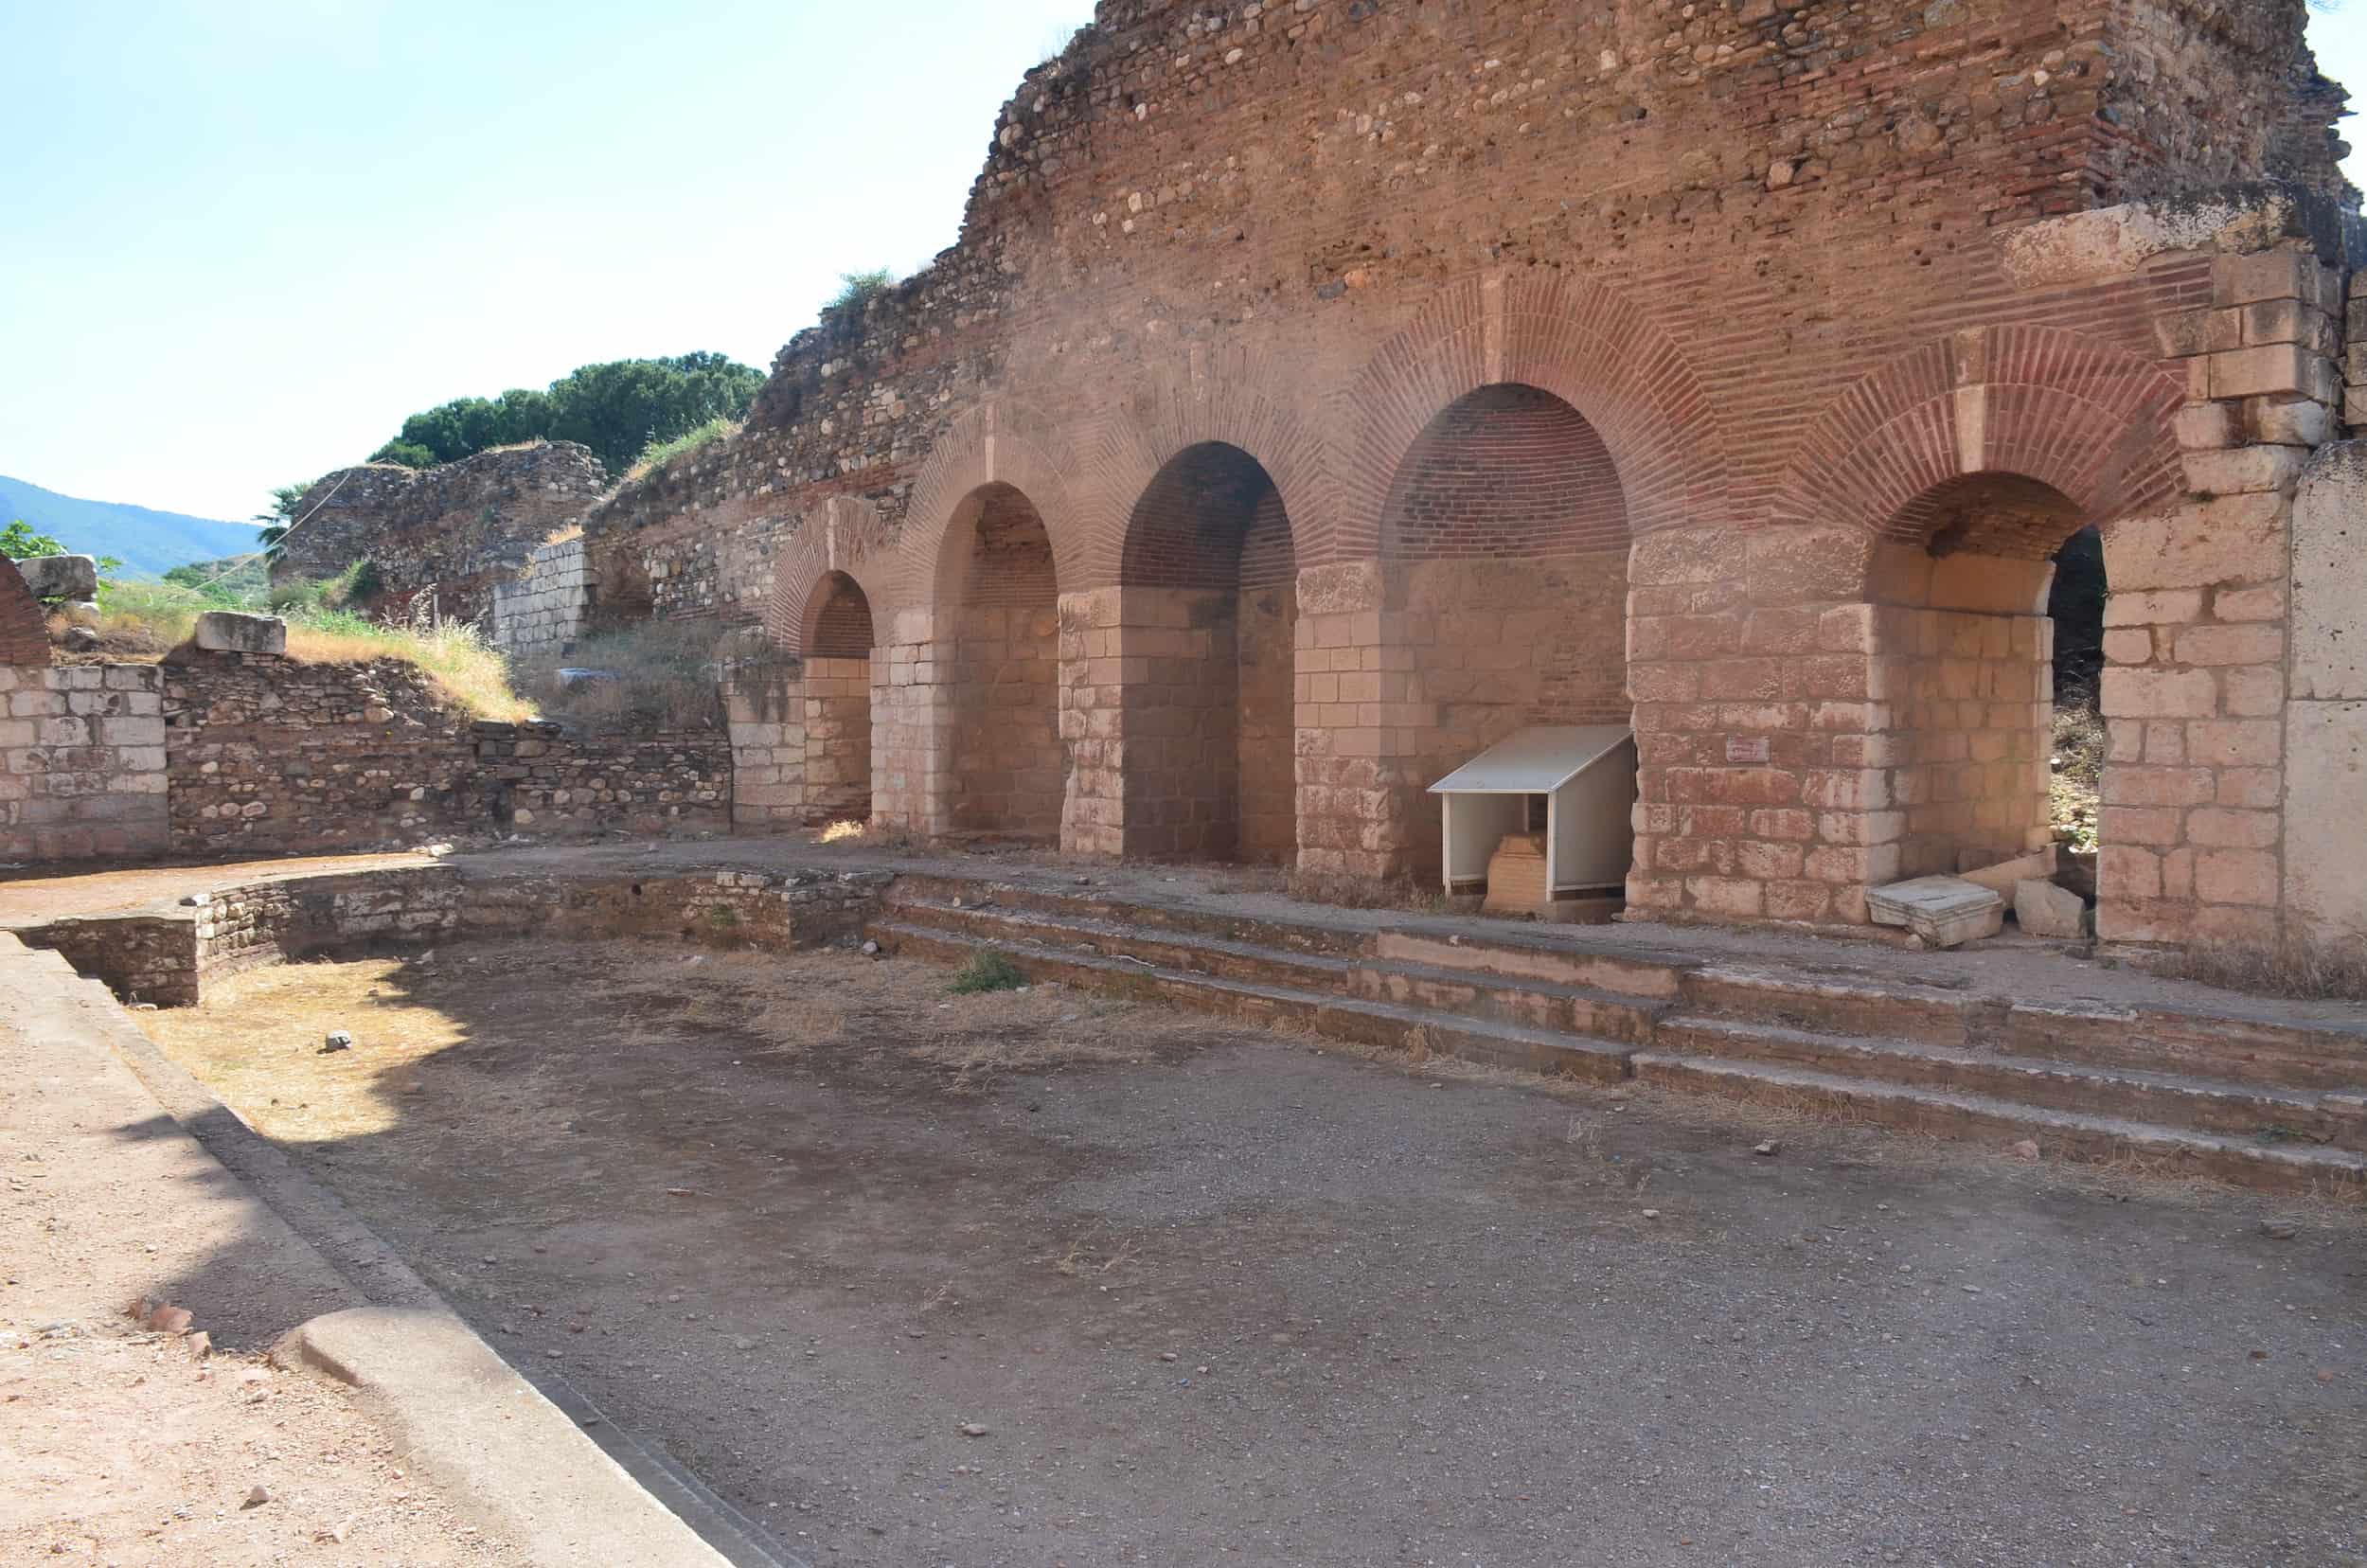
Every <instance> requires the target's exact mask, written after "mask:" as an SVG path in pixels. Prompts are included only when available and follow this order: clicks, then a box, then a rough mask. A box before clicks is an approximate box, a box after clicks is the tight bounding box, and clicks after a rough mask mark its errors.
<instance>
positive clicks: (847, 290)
mask: <svg viewBox="0 0 2367 1568" xmlns="http://www.w3.org/2000/svg"><path fill="white" fill-rule="evenodd" d="M838 282H839V290H838V293H836V294H832V295H831V296H830V297H829V299H828V302H827V303H825V304H824V305H823V307H822V308H823V309H824V310H826V311H845V310H859V309H861V308H862V307H863V306H865V305H868V304H870V303H871V301H872V300H873V299H874V298H875V297H877V296H878V295H880V294H884V293H885V292H887V291H888V290H889V289H891V288H894V287H895V286H896V275H895V274H894V273H892V272H890V271H889V270H888V269H887V268H885V267H874V268H871V269H870V270H869V271H867V272H850V273H841V274H839V275H838Z"/></svg>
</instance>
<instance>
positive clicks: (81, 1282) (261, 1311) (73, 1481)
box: [0, 950, 525, 1568]
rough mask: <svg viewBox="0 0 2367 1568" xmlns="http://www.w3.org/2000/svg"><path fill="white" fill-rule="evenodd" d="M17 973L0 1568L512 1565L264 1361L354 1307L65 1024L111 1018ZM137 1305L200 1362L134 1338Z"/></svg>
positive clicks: (4, 1160)
mask: <svg viewBox="0 0 2367 1568" xmlns="http://www.w3.org/2000/svg"><path fill="white" fill-rule="evenodd" d="M24 956H25V955H23V954H22V953H21V950H20V951H19V953H18V954H17V955H16V956H15V958H14V959H13V960H10V959H9V958H8V955H7V954H6V953H4V952H0V971H4V972H0V1056H5V1058H6V1060H7V1061H8V1064H9V1070H8V1072H7V1073H5V1074H0V1562H7V1563H30V1562H98V1563H116V1564H124V1565H133V1564H140V1565H151V1564H152V1565H156V1568H252V1565H255V1564H259V1563H277V1562H289V1563H315V1562H317V1563H371V1564H470V1565H472V1568H501V1565H507V1564H516V1563H522V1562H524V1561H525V1559H524V1558H523V1557H522V1556H520V1555H519V1554H518V1553H517V1552H515V1551H514V1550H512V1549H510V1548H509V1547H507V1545H506V1544H503V1543H501V1542H499V1541H493V1540H490V1539H489V1538H488V1537H486V1536H485V1535H483V1534H482V1533H480V1532H479V1530H478V1529H477V1528H476V1527H475V1526H474V1525H473V1524H472V1523H470V1522H469V1521H468V1520H467V1519H466V1518H465V1517H463V1516H462V1515H460V1514H459V1513H458V1512H456V1511H455V1509H454V1507H453V1506H451V1505H450V1504H449V1503H447V1502H446V1501H445V1500H444V1499H443V1498H442V1497H440V1496H438V1495H437V1494H436V1492H435V1491H434V1490H433V1489H432V1488H426V1487H423V1486H421V1485H420V1484H418V1482H417V1481H415V1480H414V1479H412V1478H411V1477H410V1476H408V1475H407V1474H406V1473H405V1460H404V1457H403V1455H402V1454H401V1453H400V1452H397V1450H396V1448H395V1447H394V1446H393V1445H392V1444H391V1443H390V1442H389V1440H388V1438H387V1437H386V1435H385V1434H384V1433H383V1431H382V1429H380V1428H379V1427H378V1426H377V1424H376V1423H375V1422H373V1421H372V1420H371V1419H370V1418H369V1417H368V1416H367V1415H366V1414H365V1412H364V1411H363V1410H362V1409H361V1408H360V1407H359V1406H358V1405H357V1404H356V1402H355V1400H354V1399H353V1397H352V1395H351V1394H350V1392H349V1391H347V1389H345V1388H343V1387H341V1386H339V1385H336V1384H333V1383H329V1382H325V1381H316V1380H314V1379H312V1378H311V1377H309V1376H305V1375H301V1374H294V1373H287V1372H282V1371H279V1370H277V1369H276V1368H274V1367H273V1366H271V1365H270V1364H269V1363H268V1361H267V1359H266V1357H265V1355H264V1352H265V1351H267V1350H268V1348H269V1346H270V1345H272V1344H273V1342H274V1341H275V1340H276V1338H277V1337H278V1336H279V1335H280V1334H281V1333H284V1332H285V1331H286V1330H287V1329H288V1328H290V1327H294V1325H296V1324H297V1323H300V1322H302V1321H304V1320H305V1319H307V1318H310V1317H311V1316H313V1315H315V1314H317V1313H320V1312H323V1311H330V1310H337V1309H340V1308H346V1307H352V1306H357V1305H359V1304H360V1300H359V1298H358V1297H357V1296H355V1295H354V1294H353V1293H352V1292H351V1290H350V1288H349V1287H348V1286H347V1285H346V1283H345V1282H344V1281H343V1280H341V1279H340V1278H339V1277H338V1276H337V1275H336V1274H335V1273H334V1272H333V1271H332V1270H331V1269H330V1268H329V1265H328V1264H327V1263H326V1262H325V1261H323V1260H322V1259H321V1257H320V1256H318V1255H317V1254H315V1253H313V1252H312V1251H311V1249H310V1248H308V1247H306V1246H305V1245H304V1244H303V1243H302V1242H301V1241H299V1240H298V1239H297V1238H296V1237H295V1236H294V1233H293V1232H291V1231H290V1230H289V1229H288V1228H287V1227H286V1226H285V1225H284V1224H281V1223H279V1222H278V1221H277V1220H276V1218H275V1217H273V1216H272V1215H271V1214H270V1213H269V1212H268V1211H267V1210H265V1209H264V1208H263V1207H262V1205H261V1204H260V1203H258V1201H257V1200H256V1199H255V1198H254V1197H253V1196H252V1195H251V1194H249V1193H247V1192H246V1191H244V1190H243V1189H242V1188H241V1187H240V1185H239V1184H238V1183H236V1182H234V1181H232V1180H230V1179H229V1177H228V1176H227V1173H226V1172H224V1171H223V1169H222V1167H220V1166H219V1165H217V1164H215V1163H214V1162H213V1161H212V1160H211V1159H210V1158H209V1157H207V1156H206V1155H205V1153H204V1152H203V1151H202V1150H201V1149H199V1148H198V1146H197V1145H196V1144H195V1143H194V1142H193V1141H192V1140H190V1139H189V1138H187V1136H185V1135H183V1134H182V1133H181V1131H180V1130H179V1129H178V1128H177V1127H176V1126H175V1125H174V1124H173V1122H172V1121H171V1119H170V1118H169V1117H168V1116H167V1115H166V1114H165V1113H164V1112H163V1110H162V1108H161V1107H160V1106H159V1105H158V1104H157V1102H156V1100H155V1099H154V1098H153V1097H152V1096H151V1095H150V1094H149V1093H148V1092H147V1091H146V1090H145V1089H144V1088H143V1087H142V1086H141V1085H140V1083H139V1082H138V1081H137V1079H136V1078H133V1074H132V1072H131V1070H130V1069H129V1068H128V1067H127V1066H126V1065H125V1063H124V1061H123V1060H120V1058H118V1057H117V1056H116V1055H114V1054H112V1053H111V1052H110V1051H109V1050H108V1049H107V1048H106V1046H105V1045H104V1043H103V1042H94V1040H93V1039H92V1038H91V1035H90V1032H89V1031H90V1027H91V1026H90V1025H88V1024H87V1023H85V1022H84V1021H83V1020H82V1019H81V1018H80V1017H78V1016H77V1014H78V1012H79V1010H80V1009H83V1008H93V1009H100V1008H103V1009H105V1012H106V1013H107V1014H113V1007H112V1004H108V1003H106V1002H105V1001H104V1000H103V998H91V997H89V996H87V995H84V994H82V992H83V990H84V988H80V987H79V986H77V985H76V984H75V983H73V982H72V981H71V980H70V979H64V978H63V971H62V970H61V971H57V974H56V976H54V977H51V978H47V979H44V972H45V971H42V970H41V969H40V968H39V966H37V965H35V964H32V963H28V962H26V961H24ZM61 980H62V982H63V983H61ZM113 1016H114V1017H115V1019H116V1027H120V1028H123V1029H125V1030H127V1031H128V1029H129V1025H123V1024H121V1022H120V1016H121V1015H119V1014H115V1015H113ZM134 1038H136V1037H134ZM142 1296H152V1297H154V1298H156V1299H160V1300H166V1301H170V1302H173V1303H177V1304H184V1305H186V1306H187V1307H188V1308H190V1309H191V1310H193V1311H195V1313H196V1314H197V1315H196V1321H195V1322H194V1323H193V1324H192V1325H190V1327H193V1328H194V1329H196V1330H198V1331H202V1332H203V1333H205V1335H206V1336H207V1337H208V1339H210V1341H211V1342H212V1353H211V1354H210V1355H200V1354H198V1353H197V1349H196V1346H195V1345H194V1343H193V1341H192V1340H190V1339H188V1338H185V1337H177V1336H175V1335H171V1334H166V1333H158V1332H151V1331H149V1330H148V1329H147V1328H145V1327H143V1326H142V1325H141V1324H140V1323H138V1322H135V1321H134V1320H133V1318H132V1317H131V1316H130V1315H129V1314H128V1312H127V1310H126V1309H127V1308H128V1307H130V1305H131V1304H132V1303H133V1300H134V1299H136V1298H139V1297H142ZM256 1488H261V1495H260V1497H259V1498H258V1497H257V1496H256Z"/></svg>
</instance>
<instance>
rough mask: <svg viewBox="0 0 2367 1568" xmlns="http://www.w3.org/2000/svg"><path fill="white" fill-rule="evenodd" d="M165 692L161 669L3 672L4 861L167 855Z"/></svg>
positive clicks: (0, 812) (0, 820)
mask: <svg viewBox="0 0 2367 1568" xmlns="http://www.w3.org/2000/svg"><path fill="white" fill-rule="evenodd" d="M163 685H164V683H163V680H162V677H161V674H160V672H159V671H158V670H157V668H155V667H154V666H152V665H63V666H49V667H44V668H16V669H7V668H0V715H5V717H0V861H70V860H89V859H94V858H105V859H110V860H115V859H131V858H136V857H139V856H142V855H155V854H161V853H163V852H164V850H165V848H166V846H167V824H166V766H165V762H166V753H165V720H164V692H163Z"/></svg>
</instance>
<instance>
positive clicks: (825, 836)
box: [819, 821, 868, 844]
mask: <svg viewBox="0 0 2367 1568" xmlns="http://www.w3.org/2000/svg"><path fill="white" fill-rule="evenodd" d="M867 827H868V825H867V824H864V823H861V822H854V821H844V822H833V823H831V824H830V825H829V826H828V827H827V828H825V829H822V837H821V839H820V841H819V842H821V843H823V844H852V843H859V842H861V841H862V840H863V837H864V835H865V833H866V831H867Z"/></svg>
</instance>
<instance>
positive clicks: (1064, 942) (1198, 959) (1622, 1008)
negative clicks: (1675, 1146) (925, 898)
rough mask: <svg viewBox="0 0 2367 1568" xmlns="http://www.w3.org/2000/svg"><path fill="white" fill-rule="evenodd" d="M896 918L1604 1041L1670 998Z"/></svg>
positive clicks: (1105, 922)
mask: <svg viewBox="0 0 2367 1568" xmlns="http://www.w3.org/2000/svg"><path fill="white" fill-rule="evenodd" d="M896 911H897V914H898V915H899V917H900V918H902V919H904V920H905V921H907V922H909V923H911V924H915V925H927V926H936V927H939V928H942V929H946V930H957V931H962V932H966V933H968V934H970V935H974V936H980V937H985V938H988V939H993V940H1002V941H1010V942H1033V943H1036V944H1038V945H1041V946H1046V947H1067V948H1090V949H1092V950H1093V951H1095V952H1097V953H1105V954H1111V955H1115V956H1121V957H1133V958H1139V959H1143V960H1145V961H1147V962H1148V963H1152V964H1157V965H1161V966H1163V967H1166V968H1168V969H1177V970H1184V971H1190V972H1195V973H1208V974H1215V975H1220V976H1223V977H1224V978H1226V979H1232V980H1251V981H1258V982H1263V983H1266V984H1272V985H1281V986H1290V987H1295V988H1298V989H1304V990H1311V991H1320V992H1326V993H1338V994H1341V995H1346V996H1359V997H1363V998H1365V999H1367V1000H1370V1001H1375V1002H1388V1003H1393V1004H1396V1005H1397V1006H1399V1007H1420V1008H1423V1009H1426V1010H1429V1011H1433V1012H1451V1013H1457V1014H1461V1015H1464V1016H1467V1017H1478V1018H1484V1019H1489V1020H1493V1021H1495V1022H1497V1023H1503V1024H1519V1025H1527V1026H1529V1027H1532V1028H1539V1029H1559V1030H1562V1031H1564V1032H1567V1033H1570V1034H1576V1035H1585V1036H1589V1037H1591V1038H1594V1039H1601V1040H1618V1041H1626V1042H1628V1043H1630V1044H1638V1045H1640V1044H1643V1043H1645V1042H1646V1041H1648V1040H1649V1039H1650V1038H1651V1031H1652V1021H1653V1019H1654V1018H1655V1017H1656V1016H1657V1015H1658V1014H1659V1013H1660V1012H1662V1011H1664V1010H1665V1007H1666V1004H1664V1003H1646V1002H1640V1001H1638V1000H1636V999H1635V998H1632V997H1627V996H1618V995H1613V994H1611V993H1610V992H1607V991H1600V990H1594V989H1590V988H1588V987H1584V986H1570V985H1562V984H1559V983H1557V982H1554V981H1547V980H1526V979H1515V978H1509V977H1505V976H1500V975H1494V974H1489V973H1486V972H1482V971H1461V970H1449V969H1441V968H1437V967H1434V966H1432V965H1427V964H1415V963H1389V962H1384V961H1381V960H1378V959H1364V958H1343V957H1337V956H1334V955H1331V954H1328V953H1293V952H1284V951H1280V950H1277V949H1274V948H1271V947H1267V946H1263V945H1261V944H1258V943H1255V942H1244V941H1236V940H1232V939H1230V938H1225V937H1217V936H1203V935H1187V934H1184V933H1181V932H1163V931H1156V930H1147V929H1145V928H1142V927H1139V926H1134V925H1131V924H1129V923H1125V922H1122V921H1118V920H1110V919H1102V918H1094V917H1089V916H1084V915H1077V914H1071V913H1065V912H1061V913H1054V912H1051V911H1048V910H1045V909H1043V908H1041V907H1040V906H1034V907H1027V908H1022V909H1006V908H1004V907H1003V906H1002V905H1001V904H1000V903H999V902H997V903H992V904H986V905H978V904H971V903H967V902H966V903H965V904H964V905H963V906H962V907H961V908H958V909H956V908H954V907H952V905H950V904H942V903H935V902H920V901H911V900H905V901H899V903H898V904H897V905H896Z"/></svg>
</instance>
